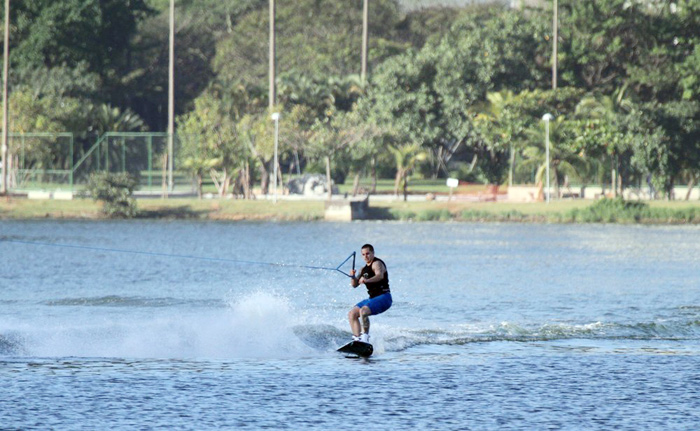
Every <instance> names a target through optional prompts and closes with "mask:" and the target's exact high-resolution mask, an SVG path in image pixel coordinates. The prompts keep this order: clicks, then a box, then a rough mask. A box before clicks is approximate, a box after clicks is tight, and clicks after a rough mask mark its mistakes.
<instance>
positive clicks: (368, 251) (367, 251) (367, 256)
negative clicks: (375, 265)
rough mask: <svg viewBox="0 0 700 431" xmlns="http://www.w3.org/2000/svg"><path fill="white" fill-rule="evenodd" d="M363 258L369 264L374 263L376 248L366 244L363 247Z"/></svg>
mask: <svg viewBox="0 0 700 431" xmlns="http://www.w3.org/2000/svg"><path fill="white" fill-rule="evenodd" d="M362 258H363V259H364V260H365V262H367V263H370V262H372V260H373V259H374V247H372V244H365V245H363V246H362Z"/></svg>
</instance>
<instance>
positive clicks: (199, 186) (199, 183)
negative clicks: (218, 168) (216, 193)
mask: <svg viewBox="0 0 700 431" xmlns="http://www.w3.org/2000/svg"><path fill="white" fill-rule="evenodd" d="M197 198H198V199H202V173H201V172H197Z"/></svg>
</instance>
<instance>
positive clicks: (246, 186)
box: [243, 160, 250, 200]
mask: <svg viewBox="0 0 700 431" xmlns="http://www.w3.org/2000/svg"><path fill="white" fill-rule="evenodd" d="M243 197H244V198H245V199H246V200H247V199H250V163H249V162H248V161H247V160H246V162H245V166H244V168H243Z"/></svg>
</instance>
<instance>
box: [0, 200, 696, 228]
mask: <svg viewBox="0 0 700 431" xmlns="http://www.w3.org/2000/svg"><path fill="white" fill-rule="evenodd" d="M137 207H138V215H137V217H136V219H142V220H143V219H152V220H159V219H162V220H175V219H180V220H221V221H243V220H250V221H322V220H323V219H324V209H325V203H324V202H323V201H311V200H308V201H287V200H279V201H278V202H277V203H273V202H271V201H267V200H252V201H246V200H235V199H205V200H198V199H192V198H184V199H183V198H178V199H139V200H138V201H137ZM0 219H3V220H37V219H59V220H102V219H107V217H106V216H105V215H103V214H102V213H101V204H100V203H97V202H94V201H92V200H89V199H74V200H70V201H60V200H30V199H24V198H0ZM369 219H371V220H402V221H415V222H421V221H437V222H521V223H627V224H631V223H632V224H633V223H636V224H700V202H698V201H695V202H692V201H691V202H686V201H652V202H649V203H646V202H639V203H638V202H636V201H622V200H616V199H604V200H599V201H588V200H565V201H554V202H551V203H550V204H547V203H543V202H535V203H511V202H460V201H450V202H447V201H409V202H404V201H376V200H375V201H372V198H371V197H370V210H369Z"/></svg>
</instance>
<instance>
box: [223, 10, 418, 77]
mask: <svg viewBox="0 0 700 431" xmlns="http://www.w3.org/2000/svg"><path fill="white" fill-rule="evenodd" d="M371 11H372V12H371V25H370V32H371V34H370V38H369V40H370V52H371V56H370V59H369V60H370V69H371V68H373V67H374V66H375V65H377V64H379V63H381V62H382V61H383V60H384V59H385V58H387V57H388V56H391V55H395V54H397V53H399V52H402V51H403V50H404V49H405V48H404V46H403V45H402V44H400V43H397V42H394V41H393V40H394V38H395V36H394V32H395V26H396V24H397V23H398V21H399V18H400V15H399V10H398V5H397V3H396V2H395V1H393V0H377V1H372V4H371ZM268 20H269V15H268V10H267V7H266V6H263V7H260V8H257V9H254V10H250V11H249V12H247V13H245V14H244V15H242V16H241V17H240V19H239V20H238V21H237V23H236V24H235V26H233V27H232V29H231V32H230V33H227V34H225V35H223V37H222V38H221V39H220V40H219V41H218V42H217V45H216V56H215V58H214V61H213V65H214V70H215V72H216V73H217V74H218V76H219V78H220V79H223V80H225V81H227V82H231V83H236V84H237V83H243V84H245V85H254V86H264V85H265V83H266V82H267V81H266V78H267V73H268V71H267V56H268V53H267V48H268V47H267V44H268V39H267V34H268ZM375 23H381V25H378V24H375ZM276 24H277V64H278V65H279V76H282V75H285V74H290V75H293V76H306V77H309V78H311V79H312V80H316V79H323V78H325V77H328V76H336V77H339V76H340V77H342V76H348V75H351V74H357V73H359V72H360V66H359V63H360V47H361V42H362V3H361V2H355V1H350V2H347V1H344V2H338V1H333V0H298V1H294V2H281V3H280V4H278V5H277V17H276Z"/></svg>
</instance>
